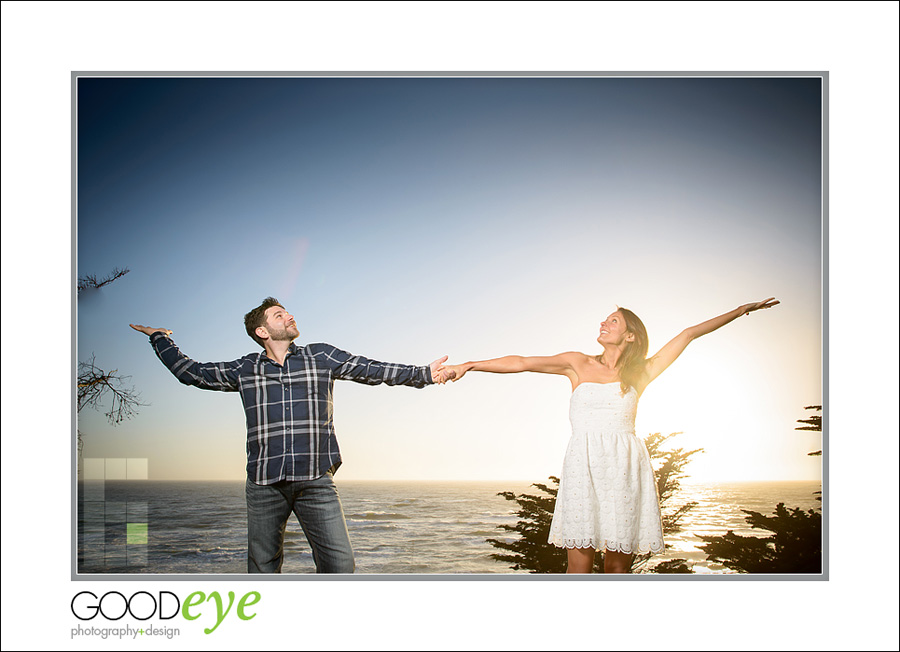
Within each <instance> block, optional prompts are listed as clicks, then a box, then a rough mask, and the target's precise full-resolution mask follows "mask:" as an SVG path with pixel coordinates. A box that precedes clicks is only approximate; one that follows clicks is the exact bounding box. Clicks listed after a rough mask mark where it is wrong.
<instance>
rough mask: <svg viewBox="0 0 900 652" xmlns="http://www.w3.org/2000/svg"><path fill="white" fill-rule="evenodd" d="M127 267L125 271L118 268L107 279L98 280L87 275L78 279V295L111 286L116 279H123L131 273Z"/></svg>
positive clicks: (91, 275)
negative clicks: (85, 291)
mask: <svg viewBox="0 0 900 652" xmlns="http://www.w3.org/2000/svg"><path fill="white" fill-rule="evenodd" d="M130 271H131V270H129V269H128V268H127V267H126V268H125V269H119V268H118V267H116V268H115V269H114V270H113V271H111V272H110V273H109V274H107V275H106V277H105V278H102V279H98V278H97V277H96V276H94V275H93V274H86V275H85V276H80V277H78V294H81V291H82V290H98V289H100V288H102V287H103V286H104V285H109V284H110V283H112V282H113V281H115V280H116V279H119V278H122V277H123V276H125V275H126V274H127V273H128V272H130Z"/></svg>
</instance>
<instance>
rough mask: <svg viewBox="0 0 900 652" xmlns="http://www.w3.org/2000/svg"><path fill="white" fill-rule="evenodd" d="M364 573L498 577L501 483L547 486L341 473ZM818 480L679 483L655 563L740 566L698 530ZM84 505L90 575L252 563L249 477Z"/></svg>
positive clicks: (303, 557)
mask: <svg viewBox="0 0 900 652" xmlns="http://www.w3.org/2000/svg"><path fill="white" fill-rule="evenodd" d="M336 482H337V486H338V490H339V492H340V495H341V500H342V503H343V507H344V514H345V515H346V518H347V528H348V530H349V532H350V540H351V542H352V544H353V548H354V552H355V555H356V572H357V573H359V574H391V575H393V574H416V575H423V574H497V573H517V572H518V573H527V571H513V570H512V569H511V568H509V565H508V564H507V563H504V562H498V561H496V560H494V559H492V558H491V556H490V555H491V553H493V552H501V551H500V550H498V549H496V548H494V547H493V546H491V545H490V544H489V543H487V542H486V541H485V539H488V538H496V539H507V538H508V537H509V533H508V532H506V531H504V530H501V529H499V528H498V526H499V525H502V524H514V523H515V522H516V520H517V517H516V516H515V514H514V513H513V512H514V510H515V509H516V508H517V504H516V503H515V502H512V501H508V500H506V499H504V498H503V497H501V496H499V495H498V493H499V492H501V491H513V492H515V493H516V494H520V493H535V494H537V493H540V492H539V491H538V490H537V489H534V488H533V487H530V486H529V485H528V484H527V483H515V482H361V481H355V482H354V481H346V482H341V481H340V479H338V480H337V481H336ZM820 489H821V484H820V483H818V482H749V483H748V482H745V483H706V484H683V485H682V490H681V492H680V494H676V495H675V496H674V497H673V498H672V499H670V503H671V504H672V505H680V504H683V503H686V502H688V501H696V502H697V503H698V504H697V506H696V507H695V508H694V509H693V510H691V511H690V512H688V514H687V515H686V516H685V517H684V519H683V520H682V528H681V531H680V532H678V533H675V534H672V535H668V536H667V537H666V543H667V544H669V545H670V546H671V548H670V549H669V550H667V552H666V554H665V555H660V556H654V558H653V559H652V560H651V563H656V561H659V560H665V559H674V558H683V559H687V560H688V562H689V564H692V565H693V570H694V572H695V573H697V574H725V573H731V572H732V571H730V570H728V569H726V568H724V567H722V566H721V565H719V564H714V563H712V562H709V561H708V560H707V559H706V555H705V553H703V552H702V551H701V550H698V549H697V545H701V544H702V543H703V542H702V541H701V540H700V538H699V536H700V535H721V534H724V533H725V532H726V531H727V530H733V531H734V532H735V533H737V534H741V535H745V536H749V535H757V536H758V535H760V534H761V532H760V531H759V530H752V529H751V528H750V527H749V526H748V525H747V523H746V521H745V520H744V517H745V516H746V515H745V514H744V513H743V512H742V511H741V510H742V509H750V510H754V511H758V512H762V513H764V514H769V513H771V512H772V511H773V510H774V508H775V505H776V504H777V503H779V502H783V503H785V504H786V505H787V506H788V507H800V508H802V509H804V510H806V509H812V508H819V507H821V503H820V502H819V501H818V500H816V496H815V495H814V492H816V491H819V490H820ZM87 496H88V498H89V499H90V500H88V501H87V502H84V503H83V504H82V506H81V508H80V511H81V514H82V527H81V529H82V534H81V536H79V553H78V557H79V572H80V573H82V574H85V575H91V574H104V575H105V574H122V573H124V574H162V575H184V574H188V575H198V574H209V573H213V574H240V573H245V572H246V567H247V561H246V554H247V552H246V551H247V532H246V527H247V526H246V523H247V521H246V505H245V502H244V483H243V482H153V481H106V482H105V483H104V486H103V487H102V495H101V496H100V498H101V500H96V499H97V498H98V495H97V494H96V492H95V493H93V494H91V493H90V492H89V493H88V494H87ZM282 572H283V573H313V572H315V565H314V563H313V559H312V553H311V552H310V549H309V546H308V544H307V543H306V538H305V536H304V535H303V531H302V530H301V529H300V526H299V524H298V523H297V521H296V519H294V518H293V517H292V520H291V521H289V522H288V526H287V532H286V534H285V560H284V567H283V569H282Z"/></svg>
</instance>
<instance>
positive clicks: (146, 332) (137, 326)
mask: <svg viewBox="0 0 900 652" xmlns="http://www.w3.org/2000/svg"><path fill="white" fill-rule="evenodd" d="M128 325H129V326H131V327H132V328H133V329H134V330H136V331H140V332H141V333H143V334H144V335H146V336H147V337H149V336H151V335H153V333H163V334H164V335H171V334H172V331H170V330H169V329H168V328H150V327H149V326H141V325H140V324H128ZM444 359H445V360H446V358H444Z"/></svg>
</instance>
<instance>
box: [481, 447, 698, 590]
mask: <svg viewBox="0 0 900 652" xmlns="http://www.w3.org/2000/svg"><path fill="white" fill-rule="evenodd" d="M678 434H680V433H671V434H669V435H662V434H660V433H653V434H651V435H649V436H648V437H646V438H645V439H644V443H645V444H646V446H647V451H648V452H649V453H650V459H651V460H653V461H654V462H655V464H654V467H655V474H656V482H657V490H658V492H659V502H660V507H661V508H662V520H663V532H664V533H665V534H671V533H674V532H677V531H678V530H679V529H680V522H681V519H682V518H683V517H684V515H685V514H687V512H688V511H690V510H691V509H692V508H693V507H694V506H696V504H697V503H695V502H689V503H685V504H682V505H671V504H670V503H671V502H672V498H673V496H674V495H675V494H676V493H677V492H678V489H679V488H680V486H681V485H680V480H681V479H682V478H684V477H686V473H685V472H684V467H685V465H687V463H688V462H689V461H690V458H691V457H692V456H693V455H695V454H696V453H699V452H701V451H702V450H703V449H701V448H698V449H695V450H691V451H685V450H684V449H682V448H677V449H672V450H663V448H662V444H664V443H665V442H666V441H668V440H669V439H670V438H672V437H674V436H675V435H678ZM549 479H550V481H551V483H552V486H551V485H547V484H543V483H534V484H532V485H531V486H532V487H536V488H537V489H539V490H540V491H541V494H525V493H523V494H518V495H517V494H515V493H514V492H512V491H503V492H501V493H499V494H498V495H500V496H503V497H504V498H505V499H506V500H509V501H514V502H516V503H517V504H518V509H517V510H516V512H515V513H516V516H518V517H519V520H518V521H517V522H516V523H515V525H507V524H501V525H498V526H497V527H498V528H499V529H501V530H503V531H505V532H509V533H514V534H515V535H516V536H515V537H512V538H510V539H487V542H488V543H490V544H491V545H492V546H494V547H495V548H499V549H500V550H502V551H506V552H499V553H493V554H491V557H492V558H493V559H495V560H497V561H500V562H505V563H507V564H509V565H510V568H512V569H513V570H527V571H529V572H531V573H565V572H566V566H567V555H566V551H565V549H563V548H557V547H556V546H554V545H552V544H551V543H549V541H548V539H549V536H550V524H551V522H552V520H553V510H554V508H555V506H556V495H557V492H558V491H559V478H557V477H554V476H550V478H549ZM649 559H650V555H635V556H634V558H633V561H632V571H633V572H654V573H690V572H692V571H691V569H690V567H689V566H688V564H687V563H686V561H685V560H684V559H675V560H670V561H666V562H662V563H660V564H656V565H655V566H653V567H652V568H648V567H647V566H648V561H649ZM602 568H603V557H602V554H598V555H595V556H594V571H596V572H600V571H601V570H602Z"/></svg>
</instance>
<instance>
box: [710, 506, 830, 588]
mask: <svg viewBox="0 0 900 652" xmlns="http://www.w3.org/2000/svg"><path fill="white" fill-rule="evenodd" d="M742 511H743V512H744V513H745V514H748V516H747V519H746V520H747V523H749V524H750V527H752V528H754V529H761V530H766V531H768V532H771V534H770V535H769V536H767V537H753V536H750V537H744V536H740V535H738V534H735V533H734V532H733V531H731V530H729V531H728V532H727V533H726V534H725V536H721V537H707V536H701V537H700V538H701V539H703V540H704V541H705V542H706V545H703V546H699V548H700V549H701V550H702V551H704V552H705V553H706V554H707V556H708V558H709V559H710V560H711V561H715V562H718V563H720V564H723V565H724V566H726V567H727V568H730V569H732V570H736V571H738V572H741V573H821V572H822V513H821V512H820V511H818V510H813V509H810V510H808V511H806V512H804V511H803V510H802V509H800V508H798V507H795V508H787V507H785V506H784V503H778V505H777V506H776V507H775V511H774V512H773V513H774V516H765V515H763V514H761V513H759V512H753V511H750V510H746V509H745V510H742Z"/></svg>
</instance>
